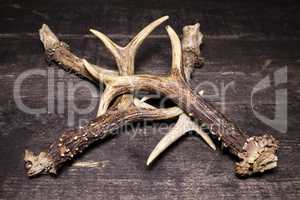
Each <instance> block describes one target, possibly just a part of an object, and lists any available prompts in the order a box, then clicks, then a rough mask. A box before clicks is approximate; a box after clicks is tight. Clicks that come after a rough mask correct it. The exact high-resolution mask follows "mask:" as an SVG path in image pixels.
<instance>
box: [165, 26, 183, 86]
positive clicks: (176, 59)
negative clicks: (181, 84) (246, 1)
mask: <svg viewBox="0 0 300 200" xmlns="http://www.w3.org/2000/svg"><path fill="white" fill-rule="evenodd" d="M166 30H167V32H168V35H169V38H170V41H171V46H172V69H171V75H172V76H173V77H176V78H181V79H183V80H184V76H183V72H182V68H181V66H182V51H181V43H180V39H179V37H178V35H177V33H176V32H175V31H174V29H173V28H172V27H171V26H166Z"/></svg>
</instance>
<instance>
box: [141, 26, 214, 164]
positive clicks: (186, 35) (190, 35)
mask: <svg viewBox="0 0 300 200" xmlns="http://www.w3.org/2000/svg"><path fill="white" fill-rule="evenodd" d="M199 28H200V24H199V23H197V24H195V25H189V26H184V27H183V37H182V42H181V46H182V71H183V72H184V73H183V75H184V77H185V79H186V80H187V81H190V77H191V73H192V71H193V68H194V67H195V65H196V64H197V63H199V62H201V61H202V60H201V59H200V45H201V42H202V33H201V32H200V30H199ZM177 69H178V68H177ZM175 76H176V77H177V76H178V74H175ZM189 131H195V132H196V133H197V134H199V135H200V136H201V137H202V138H203V140H204V141H205V142H206V143H207V144H208V145H209V146H210V147H211V148H212V149H213V150H216V147H215V145H214V143H213V141H212V140H211V139H210V137H209V136H208V134H207V133H205V132H204V131H203V130H202V128H201V127H200V124H198V123H197V122H194V121H192V119H191V118H190V117H189V116H187V115H186V114H185V113H182V114H181V115H180V116H179V118H178V120H177V122H176V124H175V126H174V127H173V128H172V129H171V130H170V131H169V132H168V133H167V134H166V135H165V136H164V137H163V138H162V139H161V140H160V141H159V143H158V144H157V145H156V147H155V148H154V150H153V151H152V152H151V154H150V155H149V157H148V160H147V165H150V164H151V163H152V162H153V161H154V160H155V159H156V158H157V157H158V156H159V155H160V154H161V153H162V152H163V151H164V150H165V149H167V148H168V147H169V146H170V145H171V144H173V143H174V142H175V141H177V140H178V139H179V138H180V137H181V136H183V135H184V134H186V133H187V132H189Z"/></svg>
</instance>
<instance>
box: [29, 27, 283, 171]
mask: <svg viewBox="0 0 300 200" xmlns="http://www.w3.org/2000/svg"><path fill="white" fill-rule="evenodd" d="M166 30H167V32H168V35H169V37H170V40H171V45H172V69H171V73H170V74H169V75H167V76H154V75H123V76H120V75H116V74H114V73H107V71H103V70H99V68H97V67H96V66H95V65H92V64H89V63H88V62H87V61H84V60H81V61H80V64H81V65H80V66H82V64H83V66H85V68H86V70H87V71H88V72H89V73H90V74H91V75H92V77H94V78H96V79H99V80H101V81H103V82H104V83H106V84H107V85H109V87H110V89H111V94H110V95H109V99H113V98H115V97H117V96H119V95H123V94H126V93H131V92H133V91H134V90H137V89H142V90H148V91H159V92H161V93H163V94H165V95H166V96H167V97H168V98H170V99H171V100H172V101H174V102H175V103H176V104H177V105H178V106H179V107H180V108H181V109H182V110H184V112H185V113H187V114H188V115H189V116H193V117H194V118H196V119H199V120H201V122H203V123H205V124H207V125H208V127H209V130H210V131H211V133H212V134H214V135H216V136H217V137H218V138H219V140H220V141H221V142H222V144H223V145H224V146H225V147H227V148H228V149H229V151H230V152H231V153H232V154H234V155H236V156H237V157H239V158H240V159H241V160H242V161H241V162H240V163H237V165H236V172H237V173H238V174H240V175H250V174H252V173H256V172H263V171H265V170H267V169H270V168H274V167H275V166H276V164H277V157H276V155H275V153H276V151H277V147H278V146H277V141H276V140H275V139H274V138H273V137H272V136H271V135H264V136H262V137H256V136H253V137H249V136H247V135H246V134H244V133H243V132H242V131H241V130H240V129H239V128H237V127H236V126H235V125H234V124H232V123H231V122H230V121H229V120H228V119H227V118H226V117H225V116H223V115H222V114H221V113H220V112H218V111H217V110H216V109H214V108H213V106H211V105H210V104H208V103H207V102H206V101H205V100H204V99H203V98H202V97H201V96H199V95H198V94H195V93H194V92H193V91H192V89H191V88H190V87H189V85H188V84H187V82H186V81H187V80H186V75H185V74H184V73H185V72H184V69H183V65H182V52H181V44H180V40H179V38H178V36H177V34H176V33H175V31H174V30H173V29H172V28H171V27H170V26H167V27H166ZM110 44H111V43H110ZM114 53H116V52H114ZM170 109H171V108H170ZM157 110H160V111H159V113H158V112H157ZM162 113H164V114H162ZM173 114H174V113H173ZM176 114H177V115H178V113H176ZM173 116H174V115H173ZM166 117H170V112H169V110H167V109H166V110H165V112H164V110H163V109H142V110H141V109H137V108H136V107H133V108H130V109H128V110H125V111H119V110H117V111H110V110H109V111H107V112H106V113H105V114H103V115H101V116H99V117H98V118H97V119H96V120H94V121H92V122H91V123H89V124H88V125H87V126H86V127H84V128H82V129H79V130H73V131H71V132H68V133H63V134H62V135H61V137H60V138H59V140H58V141H56V142H54V143H53V144H52V145H51V146H50V149H49V150H48V152H47V153H44V152H42V153H41V154H40V155H39V156H38V157H36V156H34V155H33V154H31V153H28V152H27V154H26V156H25V161H27V170H28V175H36V174H38V173H41V172H50V173H54V172H55V171H56V169H58V168H59V167H60V166H61V165H62V163H63V162H65V161H66V160H68V159H71V158H73V156H74V155H75V154H77V153H79V152H81V151H82V150H83V149H84V148H85V147H86V146H88V145H89V144H91V143H92V142H94V141H95V140H98V139H102V138H104V137H105V136H107V135H108V134H109V133H110V132H111V130H115V129H116V128H119V127H120V126H122V125H124V124H126V123H129V122H131V121H136V120H139V119H148V118H151V119H153V118H157V119H164V118H166ZM41 162H43V163H41ZM41 166H42V167H41Z"/></svg>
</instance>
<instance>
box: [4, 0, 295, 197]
mask: <svg viewBox="0 0 300 200" xmlns="http://www.w3.org/2000/svg"><path fill="white" fill-rule="evenodd" d="M299 8H300V7H299V6H298V5H297V4H296V1H282V2H280V1H274V2H273V3H270V2H269V3H262V2H259V1H256V2H255V1H249V3H247V2H244V1H175V2H171V1H164V2H158V1H147V2H143V1H125V0H124V1H121V0H119V1H116V0H113V1H108V0H107V1H96V0H94V1H81V0H72V1H59V0H51V1H36V2H35V1H27V0H26V1H7V2H1V3H0V86H1V98H0V199H126V200H129V199H299V198H300V165H299V163H300V161H299V160H300V154H299V153H300V136H299V128H300V125H299V119H300V114H299V110H300V109H299V99H300V98H299V94H300V87H299V83H300V82H299V76H300V70H299V67H300V14H299V13H300V12H299ZM166 14H167V15H170V20H169V22H168V23H169V24H170V25H172V26H173V27H174V28H175V30H176V31H177V32H181V28H182V26H183V25H186V24H191V23H195V22H200V23H201V29H202V31H203V33H204V36H205V38H204V46H203V54H204V56H205V59H206V61H205V66H204V67H202V68H201V69H197V70H196V71H195V73H194V76H193V77H194V79H193V86H196V85H197V84H199V83H200V82H201V81H212V82H213V83H214V84H216V85H217V86H218V87H219V88H220V87H221V83H222V82H223V83H225V84H227V83H229V82H231V81H234V82H235V85H234V87H233V88H230V89H228V91H227V93H226V102H225V105H226V106H225V108H226V110H225V114H226V115H227V116H228V117H229V118H230V119H232V120H233V121H234V122H236V123H237V124H238V126H239V127H241V128H242V129H244V130H246V131H248V132H249V133H250V134H253V135H259V134H261V133H264V132H270V133H272V134H273V135H274V136H275V137H276V138H278V139H279V140H280V151H279V167H278V168H277V169H275V170H273V171H272V172H269V173H267V174H264V175H263V176H256V177H252V178H248V179H245V180H244V179H239V178H237V177H236V176H235V175H234V173H233V171H232V168H233V164H234V159H233V158H231V157H230V156H229V155H227V154H226V153H222V152H221V151H220V149H218V150H217V151H215V152H213V151H211V150H210V149H209V148H208V147H207V145H205V144H204V143H203V141H202V140H201V139H200V138H199V137H195V136H193V135H188V136H185V137H183V138H182V139H181V140H180V141H179V142H177V143H176V144H175V145H173V146H172V147H171V148H170V149H169V150H168V151H167V152H165V153H164V154H163V155H162V156H161V157H160V158H159V159H158V160H157V161H156V162H155V163H154V165H153V166H152V167H149V168H147V167H146V165H145V162H146V159H147V157H148V155H149V153H150V152H151V150H152V149H153V148H154V146H155V145H156V143H157V142H158V141H159V140H160V138H162V136H163V134H165V133H166V132H167V129H166V128H165V127H160V124H161V123H159V122H155V123H147V125H146V126H142V125H143V123H140V124H139V123H137V124H135V127H134V128H133V129H132V130H131V131H128V132H126V133H124V132H123V134H119V135H117V136H116V137H114V138H111V139H108V140H106V141H104V142H102V143H101V142H100V143H98V144H96V145H94V146H93V148H91V149H90V150H89V151H88V152H86V154H84V155H83V156H81V157H80V158H79V159H77V160H76V161H75V162H74V163H73V164H70V165H69V166H67V167H65V168H64V169H63V170H62V171H60V173H59V176H58V177H57V178H53V177H49V176H41V177H39V178H35V179H29V178H27V177H26V175H25V171H24V168H23V164H24V163H23V153H24V149H25V148H30V149H33V150H35V151H36V152H38V151H40V150H42V149H44V148H46V147H47V146H48V145H49V144H50V143H51V141H52V140H54V139H55V138H56V137H57V136H58V135H59V133H60V132H61V131H63V130H65V129H67V128H70V127H68V125H67V115H68V113H67V109H66V112H64V113H63V114H59V113H57V112H56V111H55V112H54V113H48V114H42V115H39V116H36V115H30V114H26V113H24V112H22V111H21V110H19V109H18V107H17V106H16V103H15V101H14V98H13V86H14V82H15V80H16V78H17V77H18V76H19V75H20V74H21V73H22V72H24V71H26V70H28V69H33V68H38V69H47V68H48V66H47V64H46V62H45V59H44V53H43V48H42V45H41V43H40V41H39V38H38V34H37V30H38V29H39V28H40V26H41V25H42V23H47V24H48V25H49V26H50V27H51V28H52V29H53V31H54V32H56V33H59V36H60V38H61V39H63V40H65V41H66V42H68V43H69V44H70V45H71V48H72V49H73V50H74V51H75V52H76V53H77V54H78V55H80V56H82V57H85V58H87V59H89V60H90V61H91V62H94V63H97V64H106V65H109V66H114V62H113V61H112V59H110V55H109V54H108V52H107V51H106V50H105V49H104V48H103V45H102V44H101V43H100V42H99V41H98V40H97V39H96V38H94V37H93V36H92V35H91V34H90V33H89V32H88V29H89V28H95V29H98V30H100V31H103V32H105V33H107V34H109V35H110V36H111V37H112V38H113V39H114V40H116V41H118V42H119V43H120V44H126V43H127V42H128V41H129V39H130V38H131V37H132V36H133V35H134V34H135V33H137V31H138V30H140V29H141V28H142V27H143V26H145V25H146V24H147V23H149V22H150V21H152V20H154V19H156V18H158V17H160V16H162V15H166ZM170 60H171V56H170V44H169V40H168V38H167V36H166V31H165V30H164V29H163V28H162V27H160V28H159V29H158V30H156V31H155V32H154V33H153V34H152V35H151V37H150V38H149V39H147V41H146V42H145V43H144V44H143V46H142V48H141V50H140V51H139V53H138V56H137V72H138V73H166V72H167V71H168V68H169V65H170ZM284 66H287V68H288V83H287V84H285V85H283V86H282V88H288V101H287V102H282V103H288V131H287V133H280V132H278V131H276V130H274V129H272V128H271V127H269V126H267V125H265V124H264V123H262V122H261V121H260V120H259V119H257V118H256V117H255V115H254V113H253V111H252V108H251V105H250V95H251V91H252V89H253V87H254V85H255V84H256V83H258V82H259V81H260V80H261V79H262V78H264V77H265V76H267V75H272V73H273V72H274V71H276V70H277V69H280V68H282V67H284ZM50 69H53V70H54V71H55V86H56V83H57V82H61V83H65V84H67V83H68V82H72V83H74V84H76V83H79V82H82V81H84V80H81V79H80V78H78V77H76V76H74V75H70V74H68V73H66V72H63V75H64V76H63V77H58V76H57V72H58V70H59V69H58V68H57V67H55V66H54V67H52V68H50ZM274 89H275V88H274V87H273V86H272V87H271V88H269V89H268V90H265V91H264V92H262V93H260V95H258V96H257V97H256V98H255V99H254V103H255V107H256V109H257V110H258V111H259V112H260V113H263V114H264V115H267V116H269V117H271V116H273V113H274ZM203 90H204V91H205V92H206V94H210V93H211V92H212V90H211V88H210V87H205V86H203ZM21 94H22V95H21V97H20V98H22V99H23V100H24V102H26V104H27V105H28V106H31V107H43V106H46V105H47V101H48V98H47V77H42V76H34V77H31V78H29V79H27V80H26V81H25V82H24V84H23V85H22V92H21ZM98 95H99V94H98ZM63 97H65V106H66V107H67V105H69V103H70V101H73V100H68V99H67V94H66V93H65V94H64V95H56V96H55V97H54V98H55V101H58V100H60V99H62V98H63ZM97 98H98V97H95V96H94V97H93V96H91V94H90V93H89V92H88V91H87V90H85V89H81V90H79V91H78V92H77V93H76V100H75V102H76V104H77V105H78V106H81V107H84V106H87V105H88V104H89V103H90V99H97ZM209 100H210V101H211V102H212V103H213V104H214V105H216V106H217V107H220V105H221V104H222V103H221V99H220V98H219V97H213V98H209ZM95 114H96V107H95V109H94V110H93V112H91V113H89V114H86V115H76V117H75V119H76V124H75V126H77V125H78V120H79V119H92V118H93V117H94V116H95ZM173 122H174V121H171V122H168V123H169V125H170V124H172V123H173ZM84 163H92V164H94V166H92V165H90V166H85V167H84V166H80V164H84Z"/></svg>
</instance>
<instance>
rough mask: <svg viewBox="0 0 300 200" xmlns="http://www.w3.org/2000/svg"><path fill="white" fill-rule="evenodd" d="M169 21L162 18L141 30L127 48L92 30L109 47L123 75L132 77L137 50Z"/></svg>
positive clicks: (165, 17)
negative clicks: (157, 28) (149, 36)
mask: <svg viewBox="0 0 300 200" xmlns="http://www.w3.org/2000/svg"><path fill="white" fill-rule="evenodd" d="M167 19H169V17H168V16H164V17H161V18H159V19H157V20H155V21H154V22H152V23H150V24H149V25H148V26H146V27H145V28H144V29H143V30H141V31H140V32H139V33H138V34H137V35H136V36H135V37H134V38H133V39H132V40H131V41H130V42H129V43H128V44H127V45H126V46H125V47H120V46H119V45H117V44H115V43H114V42H113V41H112V40H111V39H109V38H108V37H107V36H106V35H104V34H103V33H101V32H99V31H96V30H94V29H90V31H91V32H92V33H93V34H94V35H96V36H97V37H98V38H99V39H100V40H101V41H102V42H103V43H104V45H105V46H106V47H107V49H108V50H109V51H110V52H111V53H112V54H113V56H114V58H115V59H116V62H117V65H118V68H119V71H120V74H121V75H132V74H133V73H134V59H135V55H136V52H137V49H138V48H139V47H140V46H141V44H142V42H143V41H144V40H145V38H146V37H147V36H148V35H149V34H150V33H151V32H152V31H153V30H154V29H155V28H156V27H157V26H159V25H160V24H161V23H163V22H164V21H166V20H167Z"/></svg>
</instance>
